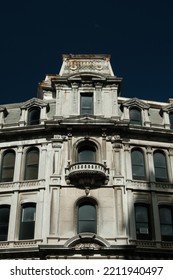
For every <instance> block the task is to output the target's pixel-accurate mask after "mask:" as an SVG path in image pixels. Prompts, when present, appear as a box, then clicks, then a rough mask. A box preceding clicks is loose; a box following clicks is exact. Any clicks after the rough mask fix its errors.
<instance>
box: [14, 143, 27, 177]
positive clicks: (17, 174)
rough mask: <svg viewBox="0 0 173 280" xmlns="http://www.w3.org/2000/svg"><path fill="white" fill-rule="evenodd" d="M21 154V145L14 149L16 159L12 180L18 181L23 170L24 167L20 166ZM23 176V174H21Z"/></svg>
mask: <svg viewBox="0 0 173 280" xmlns="http://www.w3.org/2000/svg"><path fill="white" fill-rule="evenodd" d="M22 155H23V146H18V148H17V151H16V160H15V167H14V182H16V181H20V179H21V176H22V174H21V173H22V171H23V172H24V169H25V168H21V167H22ZM22 177H23V176H22Z"/></svg>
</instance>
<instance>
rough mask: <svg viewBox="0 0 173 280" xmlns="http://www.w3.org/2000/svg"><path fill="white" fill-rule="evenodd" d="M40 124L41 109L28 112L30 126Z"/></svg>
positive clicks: (34, 108) (32, 109)
mask: <svg viewBox="0 0 173 280" xmlns="http://www.w3.org/2000/svg"><path fill="white" fill-rule="evenodd" d="M39 123H40V108H39V107H32V108H30V109H29V110H28V125H37V124H39Z"/></svg>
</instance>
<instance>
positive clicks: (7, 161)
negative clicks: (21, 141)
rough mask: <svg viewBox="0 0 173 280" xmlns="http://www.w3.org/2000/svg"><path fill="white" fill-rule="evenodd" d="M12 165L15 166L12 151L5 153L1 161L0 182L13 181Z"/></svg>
mask: <svg viewBox="0 0 173 280" xmlns="http://www.w3.org/2000/svg"><path fill="white" fill-rule="evenodd" d="M14 164H15V153H14V152H13V151H9V152H7V153H5V154H4V156H3V160H2V170H1V181H2V182H11V181H13V175H14Z"/></svg>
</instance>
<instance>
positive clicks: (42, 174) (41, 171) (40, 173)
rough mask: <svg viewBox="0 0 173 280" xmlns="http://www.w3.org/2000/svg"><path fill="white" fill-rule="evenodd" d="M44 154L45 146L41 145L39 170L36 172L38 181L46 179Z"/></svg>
mask: <svg viewBox="0 0 173 280" xmlns="http://www.w3.org/2000/svg"><path fill="white" fill-rule="evenodd" d="M46 153H47V144H44V143H43V144H42V146H41V150H40V160H39V170H38V179H45V177H46V169H45V167H46Z"/></svg>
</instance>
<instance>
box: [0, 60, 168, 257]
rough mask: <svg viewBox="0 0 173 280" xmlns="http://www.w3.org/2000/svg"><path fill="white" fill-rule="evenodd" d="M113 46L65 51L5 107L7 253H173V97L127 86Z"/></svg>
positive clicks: (2, 245) (1, 111)
mask: <svg viewBox="0 0 173 280" xmlns="http://www.w3.org/2000/svg"><path fill="white" fill-rule="evenodd" d="M121 82H122V78H120V77H117V76H116V75H114V73H113V70H112V67H111V64H110V56H109V55H64V56H63V63H62V67H61V70H60V73H59V75H48V76H46V78H45V80H44V81H42V82H41V83H40V84H39V87H38V95H37V98H33V99H30V100H28V101H26V102H24V103H19V104H7V105H3V106H1V107H0V157H1V159H0V164H1V174H0V175H1V182H0V239H1V241H0V258H1V259H5V258H9V259H13V258H17V259H23V258H32V259H50V258H67V257H68V258H117V259H172V258H173V195H172V194H173V130H172V127H173V124H172V123H173V118H172V113H173V104H172V102H171V100H170V102H169V101H168V102H167V103H162V102H155V101H147V100H139V99H137V98H132V99H129V98H124V97H121V96H120V93H121Z"/></svg>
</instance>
